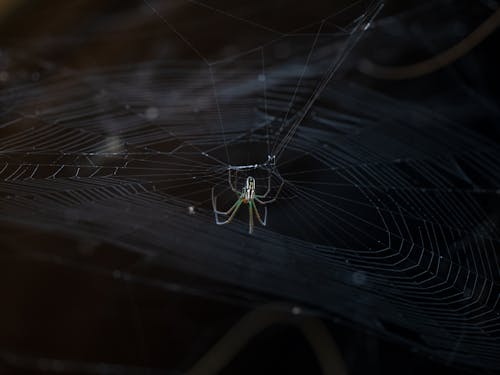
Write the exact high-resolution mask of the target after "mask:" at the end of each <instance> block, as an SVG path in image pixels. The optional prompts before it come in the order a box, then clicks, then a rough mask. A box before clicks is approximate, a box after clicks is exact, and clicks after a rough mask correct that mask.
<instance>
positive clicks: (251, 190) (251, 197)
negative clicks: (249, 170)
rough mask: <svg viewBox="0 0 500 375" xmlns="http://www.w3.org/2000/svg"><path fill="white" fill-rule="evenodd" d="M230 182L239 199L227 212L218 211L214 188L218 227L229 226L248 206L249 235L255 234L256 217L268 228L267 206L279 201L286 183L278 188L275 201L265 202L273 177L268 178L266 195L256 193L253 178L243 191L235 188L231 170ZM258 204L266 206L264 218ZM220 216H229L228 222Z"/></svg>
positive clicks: (213, 196)
mask: <svg viewBox="0 0 500 375" xmlns="http://www.w3.org/2000/svg"><path fill="white" fill-rule="evenodd" d="M228 181H229V186H230V187H231V190H232V191H233V192H235V193H236V195H237V197H238V199H237V200H236V202H234V204H233V205H232V206H231V208H229V210H227V211H219V210H218V209H217V198H216V197H215V195H214V188H212V206H213V210H214V215H215V222H216V223H217V224H218V225H224V224H229V223H230V222H231V221H232V220H233V219H234V217H235V215H236V213H237V212H238V210H239V209H240V207H241V205H242V204H245V205H248V214H249V224H248V233H250V234H252V233H253V228H254V215H255V217H256V218H257V220H258V222H259V223H260V224H261V225H263V226H266V224H267V207H266V205H267V204H268V203H272V202H274V201H275V200H276V199H277V196H278V194H279V192H280V191H281V188H282V187H283V184H284V182H283V181H282V182H281V185H280V187H279V188H278V191H277V193H276V196H275V197H274V198H273V199H269V200H264V199H265V198H266V197H267V196H268V195H269V193H270V191H271V176H269V178H268V182H267V190H266V192H265V193H264V194H257V193H256V183H255V178H253V177H252V176H249V177H247V179H246V181H245V186H244V187H243V189H242V190H241V191H239V190H238V189H236V188H235V186H234V185H233V181H232V177H231V170H229V175H228ZM256 202H257V203H259V204H261V205H263V206H264V218H262V216H261V215H260V212H259V209H258V208H257V204H256ZM219 215H222V216H228V218H227V219H226V220H220V219H219Z"/></svg>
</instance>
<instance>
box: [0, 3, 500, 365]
mask: <svg viewBox="0 0 500 375" xmlns="http://www.w3.org/2000/svg"><path fill="white" fill-rule="evenodd" d="M176 4H177V3H176ZM261 6H262V4H260V3H258V4H255V5H254V6H253V7H252V10H253V12H249V13H248V14H245V13H244V12H243V13H242V12H240V11H238V10H235V9H232V8H231V7H230V6H227V7H219V6H216V5H215V3H214V4H212V2H208V1H207V2H201V1H186V2H185V3H183V4H182V7H181V11H185V12H195V13H194V16H193V17H194V18H196V19H200V23H201V25H200V28H201V29H203V30H206V28H208V27H211V25H213V24H217V25H218V27H219V28H220V29H217V30H215V31H214V33H213V34H210V36H206V38H209V39H210V38H211V39H213V40H217V42H218V43H220V45H225V46H228V45H229V46H230V47H228V48H226V49H225V50H215V51H214V50H208V49H206V48H204V46H205V45H206V44H210V43H212V42H213V40H210V43H209V42H206V44H204V43H202V42H200V41H199V39H197V35H198V34H200V31H197V32H193V30H191V29H188V28H186V27H181V26H182V25H181V26H177V25H175V24H173V23H172V21H171V20H170V18H169V17H168V15H169V12H171V11H172V10H171V9H170V8H168V7H167V6H162V5H161V4H160V2H153V1H147V2H144V4H143V7H142V11H141V12H142V13H141V17H140V19H141V20H143V22H144V23H145V24H146V25H147V26H148V27H151V29H148V28H146V29H141V32H138V33H137V38H138V40H139V41H140V40H142V39H141V38H143V37H144V35H146V36H150V35H153V34H154V33H160V35H163V36H164V34H163V33H170V34H171V35H172V36H173V39H171V44H170V45H168V46H166V47H165V52H163V53H159V52H158V49H156V56H154V58H152V57H151V56H149V55H148V52H147V51H146V52H145V57H144V58H142V59H139V60H138V61H131V62H127V64H122V65H119V66H117V65H116V64H105V63H103V64H98V65H97V66H96V67H95V68H89V67H84V68H83V67H79V66H78V64H73V65H72V66H71V64H69V65H68V66H60V65H58V64H57V63H55V62H52V61H51V60H50V59H47V58H45V57H44V56H43V53H42V52H40V51H41V50H43V45H44V43H43V39H41V40H39V41H38V42H37V43H35V44H34V45H33V46H31V47H29V48H27V50H28V51H32V53H30V54H25V53H21V51H19V50H17V49H15V48H13V49H11V50H6V51H4V53H3V55H2V58H3V59H8V60H9V64H10V65H9V66H12V67H13V68H12V69H10V70H6V72H8V80H7V79H5V80H4V81H5V82H4V83H3V84H4V88H3V89H2V91H1V93H0V103H1V108H2V110H1V113H0V134H1V136H0V137H1V138H0V202H1V203H0V218H1V220H2V221H4V222H6V223H17V224H20V225H29V226H35V227H39V228H44V229H46V230H54V229H57V230H58V231H64V232H67V233H70V234H73V235H75V236H84V237H87V238H90V237H92V238H98V239H101V240H105V241H107V242H110V243H114V244H118V245H120V246H122V247H123V248H124V249H125V248H126V249H128V250H129V251H132V252H133V253H134V256H133V257H129V258H127V259H120V260H117V262H116V264H115V265H113V266H112V267H109V266H104V265H102V264H99V262H98V261H96V260H94V259H92V258H91V257H83V256H82V255H81V254H75V253H74V252H72V251H71V250H68V249H65V250H61V249H54V250H53V252H52V253H42V254H40V253H39V254H37V255H36V256H37V257H39V258H43V259H46V261H49V262H55V261H57V262H62V263H63V264H67V265H71V266H76V267H90V268H92V269H95V270H96V272H97V270H99V271H100V272H102V271H105V272H109V273H112V274H113V275H114V276H115V277H117V278H120V279H123V280H124V281H125V282H130V283H133V282H140V283H150V284H151V285H160V286H163V287H166V288H171V289H173V290H178V291H182V292H186V293H208V294H213V295H216V296H217V297H218V298H228V299H231V300H236V301H239V302H241V303H250V304H253V303H257V300H258V299H259V298H257V297H255V294H257V295H258V294H260V295H267V296H273V297H274V298H281V299H288V300H292V301H296V302H297V303H298V304H301V305H304V306H309V307H310V308H311V309H312V310H315V311H322V312H324V313H325V314H328V315H330V314H334V315H337V316H340V317H343V318H346V319H349V320H352V321H354V322H355V323H357V324H362V325H364V326H366V327H368V328H370V329H372V330H375V331H377V332H379V333H380V334H381V335H385V336H387V337H391V338H393V339H396V340H401V341H404V342H407V343H408V344H409V345H412V346H414V347H418V348H420V349H421V350H425V351H427V352H429V353H432V354H433V355H435V356H436V357H438V358H441V359H445V360H450V358H453V360H455V361H456V362H458V363H463V364H467V365H471V366H481V367H484V368H490V369H497V368H499V364H498V358H497V357H498V332H499V329H500V317H499V311H498V300H499V293H500V288H499V267H498V255H497V246H498V232H497V229H496V223H495V220H496V218H495V217H494V215H495V214H494V212H493V210H492V204H491V202H497V200H498V193H499V190H498V189H499V186H500V167H499V165H498V162H497V161H498V160H499V158H500V152H499V150H498V145H497V144H496V143H495V142H493V141H491V140H489V139H487V138H486V137H484V136H482V135H481V134H479V133H478V132H474V131H472V130H469V129H466V128H464V127H461V126H459V125H458V124H456V123H455V122H453V121H450V120H449V119H447V118H444V117H443V116H440V115H439V114H437V113H435V112H432V111H430V110H427V109H425V108H421V107H416V106H415V105H414V104H411V105H410V104H405V103H404V102H402V101H398V100H395V99H392V98H389V97H386V96H383V95H381V94H378V93H376V92H374V91H371V90H369V89H366V88H363V87H360V86H357V85H354V84H350V83H346V82H345V81H341V80H338V79H336V77H338V76H339V75H340V73H341V71H340V70H339V68H341V66H342V62H343V61H344V60H345V58H346V56H347V55H348V54H349V53H350V52H351V50H352V48H353V47H354V46H355V45H356V43H357V41H358V40H359V39H360V37H361V36H362V35H363V34H364V33H366V32H367V30H369V26H370V24H371V22H372V20H373V19H374V17H375V16H376V15H377V14H378V12H379V11H380V8H381V3H380V2H356V3H354V5H353V4H347V3H346V4H343V5H342V6H339V5H337V6H336V7H335V8H336V9H328V10H325V11H324V13H323V17H321V18H318V17H317V18H316V19H314V17H310V16H311V15H308V14H305V15H299V14H296V17H297V19H296V20H295V19H293V17H292V21H290V22H291V23H292V24H293V23H294V22H295V21H297V22H296V25H294V26H295V27H292V29H291V30H290V29H287V30H282V27H281V26H280V25H279V22H278V20H276V19H273V18H269V17H271V16H270V15H269V14H270V13H269V12H267V11H265V12H264V11H263V8H261ZM183 7H187V8H186V9H185V8H183ZM167 8H168V9H167ZM173 8H175V7H173ZM332 8H333V6H332ZM125 14H129V13H125ZM325 15H327V16H325ZM299 16H300V17H299ZM308 17H309V18H311V20H310V21H311V22H308V21H306V18H308ZM152 25H153V26H152ZM233 27H238V28H240V29H241V30H243V31H242V32H241V33H239V34H236V33H234V34H232V33H231V32H230V30H231V29H232V28H233ZM152 30H153V31H152ZM159 30H160V31H159ZM218 30H219V31H218ZM113 31H114V33H110V34H108V35H107V36H105V37H103V38H104V39H105V40H104V42H103V43H104V44H105V45H107V44H106V43H110V41H111V40H112V38H117V37H119V32H120V30H113ZM110 35H111V36H110ZM249 35H251V37H249ZM106 38H108V39H109V38H111V39H109V40H108V39H106ZM161 39H162V38H160V40H161ZM68 43H77V44H78V43H84V42H83V41H78V40H76V41H75V40H71V41H68V40H66V39H64V38H60V39H57V38H55V39H54V38H53V37H51V39H50V43H49V44H50V45H51V46H53V48H55V49H63V48H65V47H66V46H67V45H68ZM54 46H55V47H54ZM169 48H170V49H171V50H173V51H175V52H173V54H174V55H176V56H177V57H178V58H176V59H173V60H169V59H168V56H169ZM162 54H163V56H162ZM33 63H35V64H36V66H37V70H36V75H34V74H35V73H32V74H31V75H29V74H28V75H27V74H26V72H31V71H33V69H31V68H30V64H33ZM16 69H17V70H16ZM4 77H5V75H4ZM228 170H238V171H240V172H241V173H239V177H238V179H237V181H236V184H237V185H238V186H239V187H240V188H241V185H242V184H243V182H244V178H245V177H246V176H248V175H253V176H254V177H255V178H256V180H257V187H258V189H260V187H264V189H265V183H266V180H267V178H271V188H272V191H273V192H274V193H275V192H276V190H277V187H278V185H279V183H280V181H281V179H282V180H283V181H284V187H283V190H282V191H281V192H280V194H279V196H278V197H277V198H278V199H277V201H276V202H275V203H273V204H272V205H269V207H268V210H269V219H268V221H269V222H268V225H267V226H266V227H258V228H256V231H255V233H254V235H252V236H249V235H248V233H247V226H248V217H247V213H246V212H241V213H240V214H239V215H238V216H237V218H236V219H235V221H234V222H233V223H231V224H230V225H226V226H217V225H215V223H214V218H213V212H212V206H211V201H210V191H211V189H212V188H213V187H215V188H216V191H217V195H218V197H219V198H220V202H221V204H222V205H226V206H227V207H229V206H228V205H229V204H231V203H232V202H234V194H233V193H231V191H230V190H229V185H228V181H227V177H228ZM162 266H169V267H174V268H176V269H180V270H183V271H186V272H189V273H193V274H198V275H203V276H205V277H207V278H210V279H213V280H217V281H220V282H224V283H225V285H233V286H234V288H221V289H212V290H210V288H208V287H207V288H203V287H198V288H197V289H190V288H188V287H187V286H183V285H177V284H175V285H174V284H172V283H170V282H169V279H168V275H165V274H161V272H160V273H158V272H151V270H152V269H157V268H161V267H162ZM243 290H246V291H251V292H252V293H248V294H247V293H246V292H243Z"/></svg>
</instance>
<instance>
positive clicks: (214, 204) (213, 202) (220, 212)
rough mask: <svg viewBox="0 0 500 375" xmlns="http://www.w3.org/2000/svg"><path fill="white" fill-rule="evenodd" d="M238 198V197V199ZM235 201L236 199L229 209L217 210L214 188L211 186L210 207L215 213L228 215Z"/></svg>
mask: <svg viewBox="0 0 500 375" xmlns="http://www.w3.org/2000/svg"><path fill="white" fill-rule="evenodd" d="M238 200H239V199H238ZM236 203H238V201H236V202H235V203H234V204H233V205H232V206H231V208H230V209H229V210H227V211H219V210H218V209H217V197H216V196H215V195H214V188H212V207H213V209H214V213H216V214H219V215H229V214H230V213H231V212H232V211H233V210H234V209H235V207H236Z"/></svg>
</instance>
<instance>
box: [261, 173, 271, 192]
mask: <svg viewBox="0 0 500 375" xmlns="http://www.w3.org/2000/svg"><path fill="white" fill-rule="evenodd" d="M271 178H272V174H271V173H269V177H268V178H267V190H266V192H265V193H264V194H262V195H259V197H261V198H265V197H267V195H268V194H269V193H270V192H271Z"/></svg>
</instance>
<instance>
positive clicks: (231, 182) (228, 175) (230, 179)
mask: <svg viewBox="0 0 500 375" xmlns="http://www.w3.org/2000/svg"><path fill="white" fill-rule="evenodd" d="M231 171H232V170H231V169H229V173H228V174H227V181H228V182H229V186H230V187H231V190H232V191H234V192H235V193H236V194H238V195H240V194H241V192H239V191H238V190H237V189H236V188H235V187H234V185H233V179H232V172H231ZM234 175H235V177H236V182H238V171H236V172H234Z"/></svg>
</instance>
